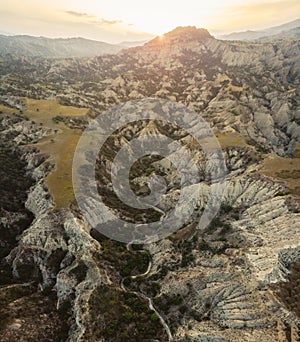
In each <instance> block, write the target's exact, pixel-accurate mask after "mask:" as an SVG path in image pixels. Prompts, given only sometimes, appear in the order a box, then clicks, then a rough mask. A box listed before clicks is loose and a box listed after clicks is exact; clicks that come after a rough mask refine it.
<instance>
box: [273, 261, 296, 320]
mask: <svg viewBox="0 0 300 342" xmlns="http://www.w3.org/2000/svg"><path fill="white" fill-rule="evenodd" d="M271 288H272V289H273V290H274V291H275V293H276V295H277V296H278V298H279V299H280V300H281V301H282V302H283V303H284V304H285V305H286V306H287V308H288V309H289V310H292V311H293V312H294V313H295V314H296V315H297V316H298V318H300V295H299V293H300V262H299V261H298V262H296V263H294V264H293V265H291V272H290V274H289V275H288V279H287V281H286V282H281V283H277V284H274V285H271Z"/></svg>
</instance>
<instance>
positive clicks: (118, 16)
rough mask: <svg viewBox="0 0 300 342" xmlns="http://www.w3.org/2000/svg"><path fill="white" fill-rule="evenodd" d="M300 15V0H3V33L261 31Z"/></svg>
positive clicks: (115, 37) (99, 36) (120, 35)
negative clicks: (194, 28) (187, 28)
mask: <svg viewBox="0 0 300 342" xmlns="http://www.w3.org/2000/svg"><path fill="white" fill-rule="evenodd" d="M299 17H300V0H277V1H276V0H262V1H258V0H224V1H222V0H178V1H176V0H151V1H145V0H144V1H143V0H123V1H122V0H106V1H104V0H27V1H24V0H23V1H21V0H8V1H5V0H4V1H3V0H1V3H0V33H4V34H5V33H8V34H30V35H35V36H40V35H42V36H48V37H74V36H75V37H78V36H81V37H85V38H90V39H96V40H102V41H107V42H114V43H115V42H120V41H123V40H142V39H146V38H149V37H150V36H153V35H158V34H163V33H165V32H168V31H170V30H172V29H174V28H175V27H177V26H185V25H195V26H197V27H205V28H208V29H209V30H210V31H212V32H231V31H237V30H246V29H261V28H266V27H269V26H274V25H278V24H282V23H285V22H288V21H291V20H294V19H298V18H299Z"/></svg>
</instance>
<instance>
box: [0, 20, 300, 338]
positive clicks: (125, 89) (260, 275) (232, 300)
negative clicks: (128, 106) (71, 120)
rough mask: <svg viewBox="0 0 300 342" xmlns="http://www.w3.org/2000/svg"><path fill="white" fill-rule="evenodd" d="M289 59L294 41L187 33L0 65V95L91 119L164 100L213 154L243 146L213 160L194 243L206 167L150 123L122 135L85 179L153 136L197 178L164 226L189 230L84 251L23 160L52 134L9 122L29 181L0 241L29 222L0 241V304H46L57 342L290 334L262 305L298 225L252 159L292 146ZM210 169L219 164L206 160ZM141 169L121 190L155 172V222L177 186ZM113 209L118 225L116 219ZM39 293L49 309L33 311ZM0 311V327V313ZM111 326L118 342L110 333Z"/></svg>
mask: <svg viewBox="0 0 300 342" xmlns="http://www.w3.org/2000/svg"><path fill="white" fill-rule="evenodd" d="M299 49H300V45H299V41H298V40H296V41H282V42H272V43H266V44H261V43H241V42H230V43H229V42H224V41H218V40H216V39H214V38H213V37H212V36H211V35H210V34H209V33H208V32H207V31H206V30H203V29H196V28H194V27H189V28H177V29H176V30H174V31H172V32H170V33H169V34H166V35H165V36H163V37H158V38H156V39H154V40H153V41H151V42H149V43H148V44H146V45H145V46H144V47H139V48H133V49H129V50H126V51H123V52H121V53H119V54H117V55H115V56H100V57H96V58H88V59H85V60H80V59H77V60H73V59H68V60H44V59H37V60H33V59H31V58H25V59H24V60H22V63H20V61H19V60H18V59H13V60H12V61H8V60H6V59H5V58H4V59H3V60H1V63H0V71H3V74H4V77H3V78H2V79H1V89H3V91H5V90H8V89H9V91H10V92H11V93H16V94H24V93H25V95H27V96H29V95H30V96H32V97H35V98H48V97H49V96H57V97H58V98H59V99H60V101H65V103H67V104H73V105H78V106H89V107H90V108H91V109H92V110H93V112H94V114H99V113H101V112H102V111H104V110H105V109H108V108H111V107H112V106H114V105H116V104H119V103H122V102H126V101H128V100H131V99H140V98H145V97H158V98H166V99H170V100H172V101H177V102H181V103H183V104H185V105H186V106H188V107H189V108H191V109H193V110H194V111H196V112H197V113H199V114H201V115H202V116H203V117H204V118H205V119H206V120H207V121H209V123H210V124H211V125H212V126H213V128H214V129H215V131H216V132H217V134H218V135H219V138H220V140H221V139H222V138H224V137H226V134H233V135H234V136H235V137H236V136H238V137H240V136H243V137H244V138H245V139H242V141H241V140H239V141H238V142H237V143H236V144H233V145H239V146H232V144H229V146H227V147H225V148H224V156H225V163H226V167H227V169H228V174H227V178H226V189H225V193H224V196H223V198H222V199H221V198H220V201H222V205H221V208H220V211H219V213H217V215H216V217H215V218H214V219H213V220H212V222H211V224H210V225H209V226H208V227H207V228H205V229H202V230H201V229H198V227H197V222H198V221H199V217H200V216H201V214H202V212H203V209H204V207H205V205H206V204H207V202H208V200H209V195H210V185H211V177H210V174H211V171H212V170H213V168H216V167H217V166H216V165H218V163H208V162H207V160H206V156H205V153H204V152H203V151H202V150H201V149H200V148H199V147H197V146H194V145H193V140H192V139H191V138H190V137H188V136H187V134H186V133H185V132H183V131H182V130H180V129H179V128H174V127H173V128H172V129H170V128H169V130H168V128H167V127H166V126H164V125H162V124H160V126H159V127H158V126H156V124H155V123H154V122H147V123H145V122H144V123H142V124H141V125H139V124H132V125H129V126H128V127H126V128H125V129H124V130H123V131H122V132H120V134H119V133H118V134H116V135H115V136H114V137H113V138H112V139H111V141H109V143H110V144H109V146H108V147H107V151H106V152H107V155H108V156H106V155H104V154H102V155H101V156H100V157H99V163H98V164H99V165H98V166H103V165H105V167H107V168H108V169H109V167H111V164H112V160H111V159H109V158H111V156H112V155H114V154H115V153H116V151H117V150H118V149H120V148H121V147H122V146H123V145H124V144H126V142H128V141H129V140H130V139H131V138H132V137H133V136H139V135H151V134H152V135H153V134H157V133H159V132H163V133H168V134H172V137H173V138H174V139H175V140H177V141H178V142H180V143H181V144H182V145H183V146H188V147H189V148H190V149H191V151H192V154H193V158H194V161H195V163H196V164H197V165H198V166H199V170H200V176H199V182H198V183H197V184H193V185H187V186H185V185H184V186H185V188H186V190H187V192H186V194H187V195H186V198H185V201H184V205H183V206H182V207H181V208H179V209H178V210H177V212H176V215H177V218H178V222H185V221H186V220H185V219H186V218H187V217H188V220H189V221H188V222H187V223H186V222H185V223H184V224H182V229H180V230H179V231H178V232H177V233H175V234H173V235H171V236H170V237H168V238H166V239H163V240H161V241H159V242H157V243H152V244H149V245H145V246H144V247H143V248H144V250H141V249H140V250H138V251H136V250H133V248H131V247H132V246H131V245H127V246H124V245H121V244H119V243H117V242H113V241H111V240H109V239H106V238H105V237H103V236H101V234H99V232H98V234H97V233H96V232H95V231H93V235H92V236H93V237H92V236H91V234H90V231H89V230H90V227H89V226H88V224H87V222H85V220H84V218H83V217H82V216H81V213H80V212H79V210H78V208H77V207H76V205H73V206H72V210H71V209H64V210H56V209H55V203H54V202H53V199H52V198H51V195H50V194H49V192H48V190H47V188H46V186H45V184H44V180H45V177H46V176H47V174H48V173H49V172H51V170H52V168H53V165H51V164H50V163H49V162H48V161H47V156H41V155H39V153H38V151H37V150H36V149H33V148H32V147H31V148H29V147H27V146H23V145H26V144H28V143H34V142H36V141H37V140H39V139H41V138H42V137H44V136H46V135H49V134H54V133H55V132H53V131H52V130H49V129H48V128H46V127H44V128H42V129H41V128H40V127H37V126H36V125H35V124H34V123H32V122H29V121H25V120H23V119H22V118H21V117H20V116H18V115H10V116H1V118H0V131H1V132H0V134H1V137H3V139H5V141H9V142H10V148H11V152H13V153H17V156H18V158H20V159H21V161H22V165H21V166H20V169H22V170H23V169H24V173H22V174H21V176H22V177H21V179H22V182H25V180H24V179H25V178H26V176H28V177H29V176H30V179H31V182H30V184H27V183H26V184H27V185H28V186H27V187H25V188H24V189H25V190H24V192H22V196H23V197H22V201H21V202H22V203H21V204H20V206H21V207H22V210H20V211H19V210H8V209H7V210H5V211H4V212H3V215H2V217H1V219H0V227H1V229H2V230H1V231H4V232H9V237H10V236H11V235H10V234H12V233H13V232H14V233H15V232H16V231H15V228H16V227H17V226H18V224H17V223H18V222H20V220H21V221H22V219H24V218H26V215H28V214H29V211H30V212H31V213H32V215H33V216H34V217H33V216H31V217H30V220H29V221H28V222H27V221H26V222H27V224H26V225H25V226H24V227H23V228H24V229H21V230H17V234H14V236H13V241H12V242H11V241H9V239H7V241H6V240H5V241H4V240H3V241H2V239H1V241H0V247H1V248H2V247H3V246H4V247H5V248H6V250H5V253H4V254H3V257H4V261H3V263H4V264H5V269H4V268H3V270H4V271H3V270H2V268H1V275H2V274H4V275H5V279H7V278H9V277H10V281H11V282H12V283H14V282H18V284H12V285H11V284H9V285H8V284H6V283H5V286H4V288H2V287H1V288H0V298H1V299H2V298H6V297H7V298H9V300H10V299H11V303H12V302H13V301H15V299H16V297H17V298H22V300H23V302H22V303H27V299H26V298H27V297H26V296H27V295H28V294H29V296H32V295H33V294H34V296H36V297H34V296H33V297H34V299H32V298H31V299H32V300H33V302H34V304H35V305H34V306H33V307H34V308H35V307H37V305H38V303H49V302H51V303H52V304H51V305H52V309H51V310H52V311H51V312H52V313H53V312H55V310H54V309H53V306H54V307H56V308H57V312H56V314H57V313H61V316H60V317H64V319H65V320H66V321H68V322H67V323H68V324H67V325H68V326H67V330H68V337H67V338H68V340H69V341H93V340H96V339H98V340H101V341H108V342H109V341H118V338H119V340H120V341H123V340H126V341H127V340H128V336H130V338H134V339H135V340H137V341H139V340H149V339H150V338H152V337H153V336H154V333H153V332H155V338H156V339H157V338H160V339H161V340H162V341H164V340H168V339H169V340H171V338H170V335H172V337H173V340H174V341H211V342H223V341H233V342H240V341H247V342H256V341H262V342H269V341H277V340H278V339H279V340H280V339H282V338H281V337H282V336H290V333H291V331H296V334H297V325H298V324H299V317H297V315H296V313H295V312H294V311H293V310H291V309H290V308H288V307H287V306H285V305H284V304H283V303H282V302H280V301H279V299H278V298H277V297H275V296H274V292H273V291H272V286H273V284H279V283H281V282H285V281H287V280H288V279H289V276H290V275H291V269H292V265H293V264H294V263H295V262H297V261H299V259H300V248H299V241H300V235H299V234H300V233H299V232H300V229H299V228H300V226H299V222H300V215H299V213H297V210H296V206H295V204H294V199H293V198H292V196H290V195H287V192H286V188H285V186H284V185H283V184H282V183H279V182H278V181H276V180H275V179H272V178H269V177H266V176H263V175H261V174H260V173H259V170H260V168H261V165H260V162H261V158H263V153H262V152H270V151H273V152H275V153H277V154H279V155H282V156H288V155H291V154H292V153H293V152H294V149H295V145H296V143H297V142H298V141H299V134H300V130H299V118H300V113H299V109H298V107H299V75H300V64H299ZM11 64H12V65H13V66H14V68H15V69H13V70H15V71H14V72H16V73H18V74H19V75H22V78H23V81H24V82H26V81H27V83H28V84H31V85H32V87H30V89H25V90H24V89H23V87H24V86H23V83H22V82H19V81H18V78H16V80H15V81H11V78H9V77H8V78H7V79H6V77H5V75H6V74H7V73H8V71H7V70H10V68H9V66H10V65H11ZM33 67H34V68H35V70H36V72H35V79H34V80H32V68H33ZM11 82H13V84H11ZM40 84H43V85H44V86H43V87H40ZM5 101H9V102H6V103H11V104H12V105H14V106H15V108H19V107H18V106H19V105H22V103H21V102H20V101H18V99H16V98H10V97H9V98H8V99H7V98H6V100H5ZM185 120H186V121H188V120H189V118H188V117H186V118H185ZM82 125H83V126H84V125H85V124H83V123H82ZM122 134H123V135H122ZM88 157H90V156H88ZM210 157H211V158H212V159H213V160H214V161H218V157H219V156H218V154H212V155H211V156H210ZM179 162H180V163H182V165H181V166H182V167H183V168H184V167H186V165H184V161H179ZM146 166H147V167H148V169H147V173H146V174H145V175H144V174H140V173H137V174H138V176H133V179H132V186H134V187H136V188H137V189H138V190H137V191H140V193H141V194H142V195H144V194H145V193H146V192H147V184H148V183H149V179H150V178H151V176H153V174H155V172H156V171H158V173H159V174H164V178H165V180H166V182H167V184H168V186H167V187H166V193H165V194H164V195H163V196H162V201H161V202H160V203H159V204H158V205H157V207H156V208H155V210H157V212H156V214H157V213H159V214H166V213H168V212H170V210H171V209H172V208H173V207H174V206H175V204H176V202H177V200H178V197H179V194H180V191H181V189H180V187H179V185H178V184H179V183H180V177H179V176H178V173H177V172H176V170H173V168H172V167H171V166H172V165H170V162H168V160H167V158H163V159H160V160H156V161H155V162H152V161H148V162H147V163H146ZM141 168H142V167H141ZM186 168H187V167H186ZM149 170H150V171H149ZM97 171H99V170H98V168H97ZM100 171H101V170H100ZM100 171H99V174H100V176H101V178H99V180H98V181H99V189H98V190H103V189H104V190H107V191H106V192H104V194H105V196H106V197H108V199H110V198H111V188H112V187H111V182H110V179H109V177H108V175H107V172H103V173H102V174H101V172H100ZM135 171H136V170H135ZM139 171H140V170H139ZM142 171H143V170H142ZM83 173H84V170H83ZM99 174H97V175H98V176H99ZM18 176H20V175H18ZM100 176H99V177H100ZM27 192H28V193H27ZM15 197H17V196H15ZM3 198H5V196H2V197H1V199H2V200H3ZM116 203H118V202H116ZM85 205H86V206H87V209H88V210H89V211H90V213H91V216H92V215H95V213H97V201H95V200H93V198H90V199H89V200H88V201H86V202H85ZM10 209H11V208H10ZM112 209H113V210H115V211H117V210H119V211H120V212H121V217H125V218H128V217H126V210H124V208H123V207H118V205H117V206H116V207H113V208H112ZM101 214H102V216H101V219H102V220H103V222H107V221H110V218H111V213H101ZM130 214H132V213H130ZM151 214H153V213H152V212H151ZM27 218H28V217H27ZM108 228H109V229H110V228H111V227H110V226H109V227H108ZM126 247H127V248H126ZM1 267H2V264H1ZM10 268H11V272H12V275H11V273H9V272H10V270H8V269H10ZM7 270H8V271H7ZM2 271H3V272H2ZM7 274H8V275H9V276H7ZM1 279H2V278H1ZM3 279H4V277H3ZM29 283H30V284H29ZM32 286H33V287H34V286H35V288H34V289H33V288H32ZM29 287H30V290H29V289H28V288H29ZM49 292H50V293H51V294H52V296H54V297H51V296H49V297H47V296H46V299H45V298H44V299H43V298H42V296H43V294H45V293H49ZM24 298H25V299H24ZM295 298H297V297H296V296H295ZM31 299H30V300H31ZM5 303H6V302H5ZM11 303H10V304H11ZM8 304H9V303H8ZM12 305H13V304H12ZM51 305H50V304H49V306H51ZM17 308H18V306H16V311H17ZM1 310H3V308H2V307H1V301H0V313H1V314H2V315H3V312H6V311H1ZM47 317H48V316H47ZM0 318H1V317H0ZM55 322H57V320H55ZM140 322H142V323H143V324H142V326H141V329H138V325H137V324H138V323H140ZM20 324H21V325H20ZM31 324H32V322H31ZM120 326H121V327H122V329H123V330H126V329H127V330H128V331H127V330H126V331H125V332H126V333H127V335H126V334H125V335H123V333H124V331H118V329H120V328H119V327H120ZM21 327H22V322H20V321H19V320H18V319H14V320H12V321H11V322H9V324H8V325H7V326H6V329H7V330H6V338H7V340H9V338H10V337H11V336H15V335H13V333H14V332H15V331H17V330H18V329H20V328H21ZM149 327H150V328H151V329H149ZM139 328H140V327H139ZM147 329H148V330H147ZM149 330H151V331H152V333H151V332H150V331H149ZM18 331H19V330H18ZM27 331H28V329H27ZM145 332H146V333H145ZM20 335H21V334H20ZM150 335H151V336H150ZM18 336H19V335H18ZM26 336H27V335H26ZM41 336H42V335H41ZM43 336H44V335H43ZM116 336H117V337H116ZM124 336H125V337H124ZM141 336H142V337H141ZM287 338H288V337H287ZM28 339H30V336H29V337H28ZM282 340H283V341H284V339H282Z"/></svg>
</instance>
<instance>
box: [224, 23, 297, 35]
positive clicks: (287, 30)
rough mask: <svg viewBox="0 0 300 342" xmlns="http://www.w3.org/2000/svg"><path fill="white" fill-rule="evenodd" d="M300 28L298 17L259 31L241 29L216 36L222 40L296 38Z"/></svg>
mask: <svg viewBox="0 0 300 342" xmlns="http://www.w3.org/2000/svg"><path fill="white" fill-rule="evenodd" d="M299 30H300V19H297V20H294V21H291V22H289V23H286V24H283V25H280V26H275V27H270V28H267V29H265V30H261V31H243V32H234V33H230V34H227V35H223V36H220V37H218V38H220V39H224V40H257V39H261V38H264V39H266V38H269V39H285V38H298V37H299Z"/></svg>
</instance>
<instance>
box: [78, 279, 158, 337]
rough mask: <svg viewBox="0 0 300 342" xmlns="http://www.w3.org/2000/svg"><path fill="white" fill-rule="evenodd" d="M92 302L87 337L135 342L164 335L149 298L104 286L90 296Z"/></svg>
mask: <svg viewBox="0 0 300 342" xmlns="http://www.w3.org/2000/svg"><path fill="white" fill-rule="evenodd" d="M89 305H90V310H89V314H90V316H89V322H88V324H87V325H86V326H87V330H86V332H85V335H84V338H85V339H86V340H89V341H91V340H99V339H104V340H105V341H108V342H110V341H111V342H114V341H116V342H118V341H132V342H133V341H144V340H148V339H149V340H150V339H151V340H153V339H158V340H162V338H165V336H164V331H163V328H162V325H161V323H160V322H159V317H158V316H157V315H156V314H155V313H153V311H151V310H150V309H149V308H148V303H147V301H144V300H141V299H140V298H138V297H137V296H136V295H135V294H133V293H126V292H123V291H120V290H118V289H116V288H113V287H112V286H106V285H101V286H99V287H98V288H97V289H96V290H95V291H94V292H93V294H92V295H91V297H90V300H89ZM116 332H118V334H117V335H116Z"/></svg>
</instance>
